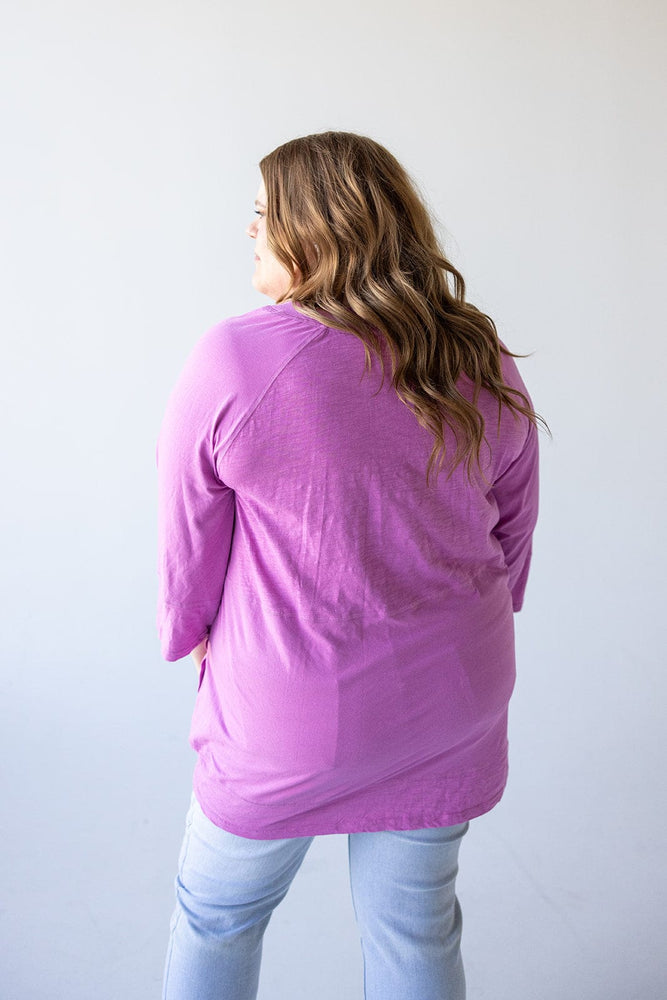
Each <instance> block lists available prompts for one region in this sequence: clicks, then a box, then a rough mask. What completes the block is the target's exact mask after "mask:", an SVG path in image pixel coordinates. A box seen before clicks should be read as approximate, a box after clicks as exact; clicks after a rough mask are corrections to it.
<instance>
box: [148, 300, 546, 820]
mask: <svg viewBox="0 0 667 1000" xmlns="http://www.w3.org/2000/svg"><path fill="white" fill-rule="evenodd" d="M503 365H504V373H505V379H506V381H507V382H508V383H509V385H511V386H513V387H516V388H519V389H521V390H522V391H524V392H525V387H524V385H523V383H522V381H521V378H520V377H519V374H518V372H517V369H516V366H515V364H514V362H513V361H512V359H511V358H504V360H503ZM461 390H462V391H463V392H465V393H467V394H468V395H470V391H471V387H470V384H469V383H468V381H467V380H466V379H462V381H461ZM479 406H480V408H481V410H482V412H483V414H484V417H485V420H486V437H487V442H488V443H487V445H486V446H484V447H483V449H482V469H481V471H480V470H477V471H475V472H474V473H473V479H472V481H469V480H468V478H467V474H466V472H465V469H464V468H462V467H459V468H457V469H456V470H455V472H454V473H453V474H452V475H451V476H450V477H449V478H448V476H447V473H446V471H445V472H443V473H441V474H440V476H439V477H438V479H437V480H435V479H432V481H431V483H430V485H427V483H426V464H427V461H428V457H429V454H430V452H431V447H432V437H431V435H430V434H429V433H428V432H427V431H426V430H424V429H423V428H421V427H420V425H419V424H418V423H417V420H416V418H415V416H414V415H413V413H412V412H411V411H410V410H409V409H408V407H406V406H405V405H404V404H403V403H402V402H401V401H400V400H399V399H398V397H397V395H396V392H395V390H394V389H393V387H392V385H391V380H390V379H389V378H385V379H384V382H383V380H382V377H381V370H380V365H379V363H378V362H377V361H374V362H373V367H372V370H371V372H370V373H366V374H364V349H363V345H362V344H361V343H360V341H359V340H358V339H357V338H356V337H354V336H352V335H351V334H349V333H345V332H342V331H340V330H334V329H331V328H329V327H326V326H324V325H322V324H320V323H318V322H317V321H316V320H313V319H311V318H309V317H305V316H303V315H302V314H301V313H299V312H298V311H297V309H296V308H295V306H294V305H293V304H292V303H291V302H285V303H281V304H279V305H269V306H266V307H264V308H262V309H257V310H255V311H253V312H250V313H248V314H247V315H244V316H240V317H237V318H235V319H230V320H227V321H226V322H223V323H221V324H220V325H218V326H216V327H214V328H213V329H212V330H211V331H210V332H209V333H208V334H206V335H205V336H204V337H203V338H202V339H201V340H200V341H199V343H198V344H197V346H196V347H195V349H194V351H193V353H192V354H191V356H190V359H189V361H188V363H187V365H186V367H185V370H184V372H183V374H182V376H181V378H180V380H179V382H178V384H177V386H176V388H175V390H174V392H173V394H172V396H171V399H170V401H169V404H168V408H167V412H166V416H165V419H164V423H163V426H162V430H161V434H160V440H159V446H158V470H159V506H160V516H159V575H160V598H159V611H158V626H159V632H160V638H161V643H162V650H163V654H164V656H165V658H166V659H167V660H177V659H179V658H180V657H182V656H185V655H186V654H188V653H189V652H190V651H191V650H192V649H193V648H194V647H195V646H197V645H198V643H199V642H200V641H201V640H202V639H203V638H204V637H205V636H207V635H208V636H209V645H208V651H207V656H206V659H205V660H204V663H203V664H202V672H201V679H200V687H199V693H198V695H197V700H196V704H195V709H194V716H193V721H192V731H191V742H192V746H193V747H194V749H195V750H196V752H197V754H198V762H197V767H196V770H195V794H196V796H197V798H198V800H199V802H200V804H201V806H202V809H203V811H204V813H205V814H206V815H207V816H208V817H209V818H210V819H211V820H212V821H213V822H214V823H215V824H217V825H218V826H220V827H222V828H223V829H225V830H228V831H230V832H231V833H235V834H239V835H241V836H245V837H252V838H261V839H273V838H278V837H294V836H309V835H314V834H323V833H336V832H341V833H342V832H357V831H364V830H398V829H419V828H423V827H433V826H445V825H450V824H454V823H460V822H463V821H464V820H467V819H471V818H472V817H474V816H477V815H480V814H481V813H484V812H486V811H487V810H489V809H491V807H492V806H493V805H495V803H496V802H497V801H498V800H499V799H500V797H501V795H502V792H503V788H504V785H505V781H506V776H507V705H508V701H509V698H510V694H511V691H512V686H513V683H514V631H513V616H512V611H513V610H514V611H517V610H518V609H519V608H520V607H521V603H522V599H523V592H524V587H525V584H526V577H527V574H528V565H529V561H530V551H531V535H532V531H533V528H534V525H535V519H536V513H537V434H536V431H535V428H534V426H532V425H531V424H530V423H529V422H528V421H527V420H526V419H525V418H523V417H516V416H514V415H513V414H512V413H511V412H509V411H507V410H503V412H502V414H501V417H500V422H499V421H498V407H497V404H496V402H495V400H493V399H492V398H491V397H490V396H489V395H488V394H487V393H485V392H483V393H482V395H481V397H480V399H479ZM450 446H451V440H450Z"/></svg>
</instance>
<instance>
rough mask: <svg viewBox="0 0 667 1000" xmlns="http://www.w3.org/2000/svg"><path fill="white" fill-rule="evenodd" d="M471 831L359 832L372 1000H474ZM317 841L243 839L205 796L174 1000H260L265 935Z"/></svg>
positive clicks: (173, 970)
mask: <svg viewBox="0 0 667 1000" xmlns="http://www.w3.org/2000/svg"><path fill="white" fill-rule="evenodd" d="M467 828H468V824H467V823H463V824H461V825H459V826H449V827H442V828H440V829H427V830H408V831H401V832H388V833H352V834H349V838H348V845H349V859H350V882H351V886H352V900H353V903H354V911H355V914H356V918H357V925H358V928H359V932H360V934H361V945H362V951H363V956H364V996H365V997H366V1000H464V997H465V979H464V976H463V964H462V961H461V952H460V941H461V910H460V907H459V904H458V900H457V898H456V895H455V880H456V874H457V871H458V864H457V858H458V851H459V845H460V843H461V838H462V837H463V835H464V833H465V832H466V830H467ZM312 840H313V838H312V837H296V838H290V839H286V840H248V839H246V838H244V837H237V836H235V835H234V834H232V833H227V832H225V831H224V830H221V829H219V827H217V826H215V824H213V823H212V822H211V821H210V820H209V819H207V817H206V816H205V815H204V813H203V812H202V810H201V807H200V806H199V805H198V803H197V802H196V800H194V799H193V802H192V805H191V807H190V811H189V813H188V817H187V821H186V828H185V838H184V840H183V847H182V850H181V856H180V861H179V871H178V878H177V879H176V899H177V905H176V910H175V913H174V916H173V919H172V923H171V937H170V941H169V950H168V953H167V963H166V968H165V977H164V992H163V1000H255V997H256V996H257V987H258V982H259V967H260V960H261V954H262V938H263V935H264V931H265V930H266V927H267V924H268V922H269V920H270V918H271V914H272V912H273V910H274V908H275V907H276V906H277V905H278V903H280V901H281V900H282V899H283V898H284V897H285V895H286V893H287V890H288V889H289V887H290V884H291V882H292V879H293V878H294V876H295V875H296V873H297V871H298V870H299V867H300V865H301V862H302V861H303V859H304V857H305V855H306V851H307V850H308V848H309V847H310V844H311V843H312Z"/></svg>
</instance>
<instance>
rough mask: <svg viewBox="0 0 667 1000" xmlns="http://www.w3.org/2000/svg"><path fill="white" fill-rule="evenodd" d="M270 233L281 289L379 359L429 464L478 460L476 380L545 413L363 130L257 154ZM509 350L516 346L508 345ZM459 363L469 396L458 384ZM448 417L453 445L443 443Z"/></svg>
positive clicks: (393, 167)
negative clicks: (285, 282) (284, 276)
mask: <svg viewBox="0 0 667 1000" xmlns="http://www.w3.org/2000/svg"><path fill="white" fill-rule="evenodd" d="M260 170H261V173H262V177H263V179H264V184H265V187H266V192H267V212H266V227H267V238H268V244H269V247H270V249H271V251H272V252H273V254H274V255H275V256H276V257H277V259H278V260H279V261H280V262H281V263H282V264H283V265H284V266H285V268H286V269H287V270H288V271H289V272H290V273H292V274H293V277H292V282H291V286H290V287H289V288H288V290H287V291H286V292H285V294H284V295H283V296H282V298H281V299H279V301H284V300H285V299H291V300H292V301H293V302H294V304H295V307H296V308H297V309H298V310H299V311H300V312H302V313H305V314H306V315H308V316H313V317H314V318H316V319H318V320H319V321H320V322H322V323H324V324H326V325H328V326H332V327H336V328H338V329H341V330H345V331H347V332H349V333H351V334H354V335H355V336H356V337H358V338H359V339H360V340H361V341H362V342H363V344H364V347H365V350H366V363H367V366H368V367H369V368H370V365H371V352H373V353H374V354H375V355H377V357H378V358H379V359H380V362H381V363H382V361H383V351H382V347H383V344H384V345H385V346H386V347H387V348H388V350H389V356H390V359H391V379H392V384H393V386H394V388H395V390H396V392H397V394H398V396H399V398H400V399H401V400H402V401H403V402H404V403H405V404H406V405H407V406H408V407H409V408H410V409H412V411H413V412H414V414H415V416H416V418H417V420H418V421H419V423H420V424H421V425H422V426H423V427H425V428H426V429H427V430H428V431H430V432H431V434H432V435H433V439H434V444H433V450H432V452H431V455H430V458H429V461H428V465H427V470H426V475H427V478H429V477H430V475H431V472H432V471H433V470H434V469H435V472H436V475H437V473H438V472H439V471H440V470H441V469H442V467H443V465H444V464H445V460H447V465H448V466H449V469H450V474H451V471H453V469H454V468H456V466H457V465H458V464H459V463H461V462H464V463H465V465H466V467H467V471H468V475H470V474H471V472H472V468H473V465H474V464H475V463H476V464H477V465H479V463H480V449H481V447H482V443H483V442H484V440H485V426H484V418H483V416H482V414H481V412H480V410H479V408H478V406H477V401H478V398H479V394H480V392H481V390H482V389H485V390H487V391H488V392H490V393H491V395H492V396H493V397H494V398H495V399H496V400H497V401H498V419H499V420H500V414H501V410H502V407H507V408H508V409H509V410H510V411H512V413H513V414H514V415H515V416H517V418H518V417H519V415H520V414H523V416H525V417H527V418H528V420H529V421H531V422H532V423H538V422H539V423H544V421H542V418H541V417H539V416H538V415H537V414H536V413H535V412H534V410H533V409H532V407H531V405H530V401H529V400H528V399H527V397H526V396H525V395H524V394H523V393H521V392H519V391H518V390H517V389H513V388H511V387H510V386H508V385H507V384H506V383H505V382H504V380H503V375H502V368H501V355H502V354H511V352H510V351H508V350H507V349H506V348H505V347H503V346H502V345H501V343H500V341H499V339H498V334H497V331H496V328H495V325H494V323H493V321H492V320H491V319H490V318H489V317H488V316H487V315H485V314H484V313H482V312H480V311H479V310H478V309H476V308H475V306H473V305H471V304H470V303H468V302H466V300H465V290H466V289H465V282H464V280H463V277H462V276H461V274H460V273H459V272H458V271H457V269H456V268H455V267H454V266H453V264H451V263H450V261H449V260H447V258H446V257H445V255H444V253H443V252H442V250H441V248H440V246H439V245H438V240H437V238H436V235H435V232H434V229H433V225H432V222H431V219H430V217H429V213H428V211H427V209H426V207H425V206H424V203H423V202H422V200H421V198H420V196H419V194H418V193H417V191H416V189H415V186H414V184H413V183H412V181H411V180H410V178H409V176H408V174H407V173H406V171H405V170H404V169H403V167H402V166H401V165H400V163H399V162H398V161H397V160H396V158H395V157H394V156H392V154H391V153H390V152H388V150H386V149H385V148H384V147H383V146H381V145H380V144H379V143H377V142H375V141H373V140H372V139H369V138H366V137H365V136H361V135H356V134H354V133H350V132H322V133H319V134H316V135H308V136H304V137H302V138H298V139H293V140H292V141H291V142H286V143H285V144H284V145H281V146H278V148H277V149H274V150H273V152H271V153H269V154H268V155H267V156H265V157H264V159H263V160H262V161H261V162H260ZM511 356H513V357H515V356H516V355H511ZM462 375H465V376H467V377H468V379H469V380H470V383H471V384H472V399H471V400H470V399H468V398H467V397H466V395H464V394H463V393H462V392H461V390H460V388H459V385H460V378H461V376H462ZM445 425H447V426H448V427H449V428H450V430H451V431H452V432H453V435H454V441H455V449H454V453H453V455H451V454H447V447H446V436H445Z"/></svg>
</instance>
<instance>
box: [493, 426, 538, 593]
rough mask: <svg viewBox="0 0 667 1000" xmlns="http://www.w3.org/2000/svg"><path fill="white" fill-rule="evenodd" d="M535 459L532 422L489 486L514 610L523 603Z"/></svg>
mask: <svg viewBox="0 0 667 1000" xmlns="http://www.w3.org/2000/svg"><path fill="white" fill-rule="evenodd" d="M538 462H539V448H538V440H537V429H536V427H535V425H534V424H531V425H530V428H529V431H528V435H527V437H526V441H525V443H524V446H523V449H522V450H521V452H520V453H519V455H518V456H517V457H516V458H515V459H514V461H513V462H512V463H511V464H510V466H509V467H508V468H507V469H506V470H505V472H503V474H502V475H501V476H500V477H499V478H498V479H497V480H496V482H495V483H494V485H493V489H492V493H493V495H494V497H495V500H496V503H497V505H498V513H499V518H498V522H497V523H496V525H495V527H494V529H493V534H494V535H495V537H496V538H497V539H498V541H499V542H500V545H501V547H502V550H503V554H504V556H505V563H506V565H507V569H508V571H509V587H510V591H511V594H512V608H513V610H514V611H520V610H521V607H522V605H523V597H524V593H525V590H526V583H527V581H528V571H529V569H530V559H531V554H532V538H533V530H534V528H535V523H536V521H537V510H538Z"/></svg>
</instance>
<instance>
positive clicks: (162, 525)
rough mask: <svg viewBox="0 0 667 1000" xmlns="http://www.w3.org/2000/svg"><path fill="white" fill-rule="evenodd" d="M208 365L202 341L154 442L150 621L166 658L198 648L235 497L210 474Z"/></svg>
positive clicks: (222, 566)
mask: <svg viewBox="0 0 667 1000" xmlns="http://www.w3.org/2000/svg"><path fill="white" fill-rule="evenodd" d="M211 368H212V365H211V358H210V356H208V352H207V347H206V338H204V339H203V340H202V341H200V343H199V344H198V345H197V347H195V350H194V351H193V353H192V355H191V356H190V359H189V361H188V363H187V365H186V367H185V370H184V371H183V374H182V375H181V377H180V379H179V381H178V383H177V385H176V388H175V389H174V391H173V393H172V395H171V398H170V400H169V403H168V406H167V411H166V414H165V417H164V420H163V423H162V428H161V431H160V437H159V442H158V451H157V459H158V575H159V581H160V582H159V601H158V616H157V619H158V631H159V635H160V643H161V647H162V654H163V656H164V658H165V659H166V660H179V659H181V657H183V656H187V655H188V653H191V652H193V651H194V650H196V649H198V648H199V647H200V646H203V645H204V640H205V639H206V638H207V636H208V632H209V628H210V626H211V624H212V623H213V621H214V619H215V617H216V615H217V612H218V608H219V606H220V601H221V598H222V591H223V587H224V582H225V575H226V572H227V562H228V559H229V553H230V549H231V542H232V534H233V529H234V511H235V498H234V491H233V490H232V489H230V488H229V487H228V486H226V485H225V484H224V483H223V482H221V481H220V479H219V478H218V475H217V472H216V469H215V463H214V457H213V439H214V427H215V420H216V414H217V409H216V406H217V402H216V390H217V386H218V385H219V377H217V378H216V377H212V375H211ZM204 648H205V647H204ZM202 656H203V653H202Z"/></svg>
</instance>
